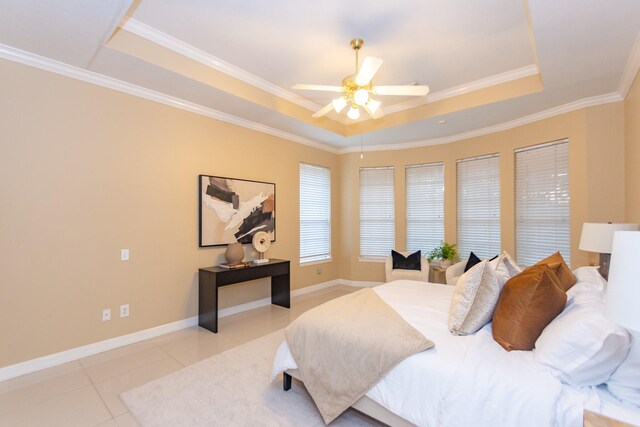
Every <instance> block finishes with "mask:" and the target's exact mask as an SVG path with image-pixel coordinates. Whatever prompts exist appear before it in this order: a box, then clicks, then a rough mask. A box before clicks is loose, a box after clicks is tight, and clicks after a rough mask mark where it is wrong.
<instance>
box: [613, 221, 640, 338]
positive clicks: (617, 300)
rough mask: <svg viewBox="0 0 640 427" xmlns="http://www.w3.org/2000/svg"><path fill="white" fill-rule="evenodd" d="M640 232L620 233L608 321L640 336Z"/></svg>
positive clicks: (615, 248) (616, 236) (616, 237)
mask: <svg viewBox="0 0 640 427" xmlns="http://www.w3.org/2000/svg"><path fill="white" fill-rule="evenodd" d="M639 255H640V231H616V232H615V234H614V238H613V246H612V250H611V270H610V274H609V284H608V285H607V302H606V307H605V314H606V315H607V317H608V318H609V319H611V320H613V321H614V322H616V323H618V324H619V325H621V326H624V327H625V328H627V329H631V330H634V331H639V332H640V310H638V302H640V281H639V280H638V278H639V277H640V262H638V261H639Z"/></svg>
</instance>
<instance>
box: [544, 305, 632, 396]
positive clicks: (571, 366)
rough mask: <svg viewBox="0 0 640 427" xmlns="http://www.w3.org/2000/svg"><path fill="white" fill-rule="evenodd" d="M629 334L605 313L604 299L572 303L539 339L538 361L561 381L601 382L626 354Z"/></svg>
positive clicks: (579, 384)
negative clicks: (601, 300) (602, 300)
mask: <svg viewBox="0 0 640 427" xmlns="http://www.w3.org/2000/svg"><path fill="white" fill-rule="evenodd" d="M629 344H630V339H629V334H628V333H627V331H626V330H625V329H624V328H622V327H620V326H618V325H617V324H616V323H613V322H612V321H610V320H609V319H607V318H606V317H605V316H604V304H602V302H599V303H596V302H589V303H585V304H572V305H570V306H569V307H567V308H565V310H564V311H563V312H562V313H560V315H559V316H558V317H556V318H555V319H554V320H553V321H552V322H551V323H550V324H549V325H548V326H547V327H546V328H545V329H544V330H543V331H542V334H541V335H540V337H539V338H538V340H537V341H536V345H535V350H534V357H535V360H536V362H538V363H539V364H540V365H542V366H544V367H546V368H548V369H549V370H550V371H551V374H552V375H553V376H555V377H556V378H558V379H560V380H561V381H562V382H565V383H567V384H570V385H573V386H576V387H580V386H589V385H598V384H602V383H604V382H605V381H607V380H608V379H609V377H610V376H611V374H612V373H613V372H614V371H615V370H616V368H617V367H618V366H619V365H620V364H621V363H622V361H623V360H625V358H626V357H627V352H628V351H629Z"/></svg>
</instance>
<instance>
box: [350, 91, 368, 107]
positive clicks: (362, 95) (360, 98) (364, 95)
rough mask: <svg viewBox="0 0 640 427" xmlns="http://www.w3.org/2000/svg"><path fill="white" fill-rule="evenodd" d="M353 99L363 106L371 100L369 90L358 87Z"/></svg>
mask: <svg viewBox="0 0 640 427" xmlns="http://www.w3.org/2000/svg"><path fill="white" fill-rule="evenodd" d="M353 100H354V101H355V103H356V104H358V105H359V106H363V105H365V104H366V103H367V101H368V100H369V91H368V90H366V89H358V90H356V91H355V93H354V94H353Z"/></svg>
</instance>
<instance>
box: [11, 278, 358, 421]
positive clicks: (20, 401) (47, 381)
mask: <svg viewBox="0 0 640 427" xmlns="http://www.w3.org/2000/svg"><path fill="white" fill-rule="evenodd" d="M354 290H357V288H352V287H347V286H334V287H331V288H327V289H324V290H321V291H317V292H313V293H309V294H306V295H302V296H299V297H295V298H292V300H291V309H290V310H287V309H286V308H282V307H278V306H274V305H271V306H266V307H260V308H257V309H254V310H250V311H246V312H243V313H239V314H236V315H233V316H228V317H224V318H222V319H220V320H219V321H218V330H219V332H218V333H217V334H213V333H211V332H209V331H207V330H206V329H202V328H199V327H193V328H188V329H183V330H180V331H177V332H172V333H170V334H166V335H162V336H159V337H156V338H153V339H150V340H146V341H141V342H138V343H135V344H131V345H128V346H125V347H121V348H117V349H115V350H110V351H106V352H104V353H100V354H96V355H94V356H90V357H86V358H84V359H80V360H77V361H75V362H70V363H66V364H64V365H60V366H56V367H53V368H49V369H45V370H42V371H39V372H34V373H32V374H28V375H24V376H22V377H19V378H14V379H11V380H8V381H4V382H0V426H3V427H22V426H38V427H40V426H51V427H55V426H64V427H71V426H100V427H117V426H119V427H124V426H127V427H129V426H137V425H138V423H137V422H136V420H135V419H134V418H133V416H131V414H130V413H129V412H128V411H127V407H126V406H125V405H124V404H123V403H122V401H121V400H120V398H119V397H118V395H119V394H120V393H122V392H123V391H125V390H129V389H131V388H134V387H137V386H140V385H142V384H145V383H147V382H149V381H151V380H153V379H156V378H159V377H162V376H164V375H167V374H169V373H171V372H174V371H177V370H178V369H181V368H183V367H184V366H188V365H191V364H193V363H196V362H198V361H200V360H203V359H206V358H208V357H211V356H213V355H215V354H218V353H221V352H223V351H225V350H228V349H230V348H233V347H237V346H239V345H241V344H244V343H246V342H248V341H251V340H254V339H256V338H260V337H262V336H264V335H267V334H269V333H271V332H273V331H276V330H278V329H281V328H284V327H286V326H287V325H288V324H289V323H290V322H291V321H292V320H294V319H295V318H296V317H298V316H299V315H300V314H302V313H304V312H305V311H306V310H308V309H310V308H312V307H315V306H317V305H319V304H322V303H323V302H326V301H329V300H331V299H333V298H337V297H339V296H342V295H345V294H348V293H350V292H353V291H354Z"/></svg>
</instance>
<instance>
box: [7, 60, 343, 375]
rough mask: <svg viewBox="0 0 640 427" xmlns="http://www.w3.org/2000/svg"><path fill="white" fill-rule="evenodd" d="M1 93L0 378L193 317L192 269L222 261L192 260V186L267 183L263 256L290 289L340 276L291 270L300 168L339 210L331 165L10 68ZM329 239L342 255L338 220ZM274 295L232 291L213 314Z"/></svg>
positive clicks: (233, 129) (259, 285)
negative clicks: (19, 365) (28, 364)
mask: <svg viewBox="0 0 640 427" xmlns="http://www.w3.org/2000/svg"><path fill="white" fill-rule="evenodd" d="M0 81H2V82H3V83H2V97H0V117H2V120H1V121H0V134H1V135H2V140H1V144H2V151H1V152H2V154H1V155H0V174H1V179H0V198H1V199H2V209H1V211H0V212H1V213H0V218H1V220H0V253H1V254H2V256H1V257H0V367H1V366H5V365H9V364H13V363H16V362H20V361H25V360H28V359H32V358H35V357H38V356H43V355H47V354H52V353H55V352H58V351H62V350H67V349H70V348H74V347H77V346H81V345H84V344H89V343H92V342H97V341H100V340H104V339H107V338H112V337H116V336H120V335H124V334H127V333H131V332H135V331H139V330H144V329H147V328H151V327H154V326H159V325H162V324H166V323H170V322H174V321H177V320H182V319H186V318H189V317H191V316H195V315H197V301H198V285H197V272H198V268H199V267H206V266H211V265H214V264H216V263H219V262H221V261H222V258H223V251H224V248H204V249H200V248H198V174H211V175H221V176H229V177H237V178H244V179H253V180H261V181H269V182H275V183H276V193H277V194H276V196H277V202H276V203H277V241H276V243H274V244H273V245H272V247H271V249H270V250H269V252H268V256H269V257H273V258H285V259H290V260H291V274H292V288H293V289H299V288H302V287H306V286H309V285H311V284H315V283H320V282H325V281H328V280H333V279H336V278H338V261H337V260H334V261H333V262H331V263H328V264H323V265H322V274H320V275H318V274H316V267H315V266H308V267H303V268H301V267H300V266H299V264H298V253H299V252H298V251H299V243H298V242H299V231H298V230H299V226H298V221H299V220H298V218H299V215H298V195H299V194H298V193H299V178H298V173H299V169H298V168H299V162H309V163H314V164H318V165H322V166H326V167H329V168H331V171H332V180H333V182H332V184H333V185H332V187H333V189H334V191H333V198H334V205H335V204H336V203H337V202H338V200H339V198H340V197H341V196H340V192H339V185H338V182H339V179H340V175H339V171H338V156H337V155H336V154H332V153H328V152H326V151H321V150H317V149H313V148H310V147H307V146H304V145H301V144H297V143H294V142H290V141H286V140H282V139H279V138H276V137H272V136H268V135H265V134H262V133H258V132H254V131H251V130H248V129H245V128H241V127H237V126H234V125H230V124H227V123H223V122H219V121H216V120H212V119H208V118H205V117H201V116H198V115H195V114H192V113H188V112H184V111H181V110H178V109H175V108H171V107H168V106H164V105H161V104H157V103H153V102H150V101H146V100H143V99H140V98H137V97H133V96H129V95H126V94H123V93H119V92H116V91H112V90H108V89H104V88H101V87H98V86H95V85H92V84H87V83H83V82H80V81H77V80H73V79H70V78H66V77H63V76H59V75H55V74H51V73H48V72H45V71H41V70H37V69H35V68H31V67H27V66H24V65H20V64H16V63H13V62H9V61H4V60H3V61H0ZM265 165H267V166H266V167H265ZM332 230H333V236H332V240H333V245H334V249H333V251H334V253H336V254H337V252H338V242H339V236H340V221H339V215H338V213H337V212H335V213H334V215H333V227H332ZM120 248H129V249H130V250H131V260H130V261H128V262H122V261H119V256H120ZM245 248H246V250H247V251H249V250H250V246H249V245H246V246H245ZM269 295H270V293H269V285H268V281H266V280H262V281H259V282H250V283H247V284H243V285H235V286H229V287H225V288H223V289H221V293H220V307H221V308H224V307H228V306H233V305H237V304H241V303H246V302H250V301H254V300H257V299H260V298H265V297H268V296H269ZM125 303H128V304H130V307H131V316H130V317H129V318H125V319H120V318H118V316H117V314H116V311H117V310H118V307H119V305H120V304H125ZM106 307H110V308H111V309H112V311H113V317H112V320H111V321H109V322H102V321H101V312H102V309H103V308H106Z"/></svg>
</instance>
